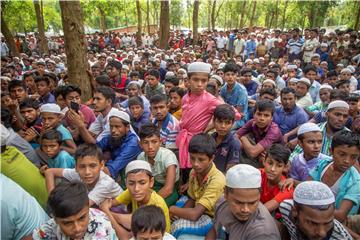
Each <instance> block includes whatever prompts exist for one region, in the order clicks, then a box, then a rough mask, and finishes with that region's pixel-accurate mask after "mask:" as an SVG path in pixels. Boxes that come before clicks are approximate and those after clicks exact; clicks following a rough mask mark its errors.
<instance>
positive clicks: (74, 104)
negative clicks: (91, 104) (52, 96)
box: [70, 102, 80, 113]
mask: <svg viewBox="0 0 360 240" xmlns="http://www.w3.org/2000/svg"><path fill="white" fill-rule="evenodd" d="M70 108H71V109H72V110H74V111H75V112H77V113H79V110H80V104H78V103H77V102H70Z"/></svg>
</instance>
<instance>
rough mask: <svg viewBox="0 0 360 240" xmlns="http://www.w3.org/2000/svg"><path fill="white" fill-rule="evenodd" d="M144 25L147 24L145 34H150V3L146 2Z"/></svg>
mask: <svg viewBox="0 0 360 240" xmlns="http://www.w3.org/2000/svg"><path fill="white" fill-rule="evenodd" d="M146 24H147V32H148V34H150V2H149V0H147V1H146Z"/></svg>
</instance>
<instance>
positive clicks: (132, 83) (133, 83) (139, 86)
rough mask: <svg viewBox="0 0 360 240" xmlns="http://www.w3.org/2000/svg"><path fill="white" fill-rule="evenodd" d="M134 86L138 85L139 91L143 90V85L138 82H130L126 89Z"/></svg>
mask: <svg viewBox="0 0 360 240" xmlns="http://www.w3.org/2000/svg"><path fill="white" fill-rule="evenodd" d="M133 85H136V86H137V87H138V88H139V89H140V88H141V84H140V83H139V82H138V81H130V82H129V84H128V85H127V87H126V88H127V89H128V88H130V87H131V86H133Z"/></svg>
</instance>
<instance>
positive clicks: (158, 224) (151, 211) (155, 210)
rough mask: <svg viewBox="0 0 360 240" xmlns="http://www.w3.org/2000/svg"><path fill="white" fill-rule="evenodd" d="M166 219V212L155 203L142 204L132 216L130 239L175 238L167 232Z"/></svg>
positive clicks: (159, 239)
mask: <svg viewBox="0 0 360 240" xmlns="http://www.w3.org/2000/svg"><path fill="white" fill-rule="evenodd" d="M165 228H166V220H165V215H164V212H163V211H162V209H161V208H159V207H157V206H155V205H149V206H142V207H140V208H138V209H136V211H135V212H134V213H133V215H132V218H131V232H132V235H133V237H132V238H131V239H130V240H142V239H158V240H175V239H176V238H174V237H173V236H172V235H171V234H169V233H167V232H165Z"/></svg>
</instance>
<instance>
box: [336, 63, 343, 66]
mask: <svg viewBox="0 0 360 240" xmlns="http://www.w3.org/2000/svg"><path fill="white" fill-rule="evenodd" d="M336 66H337V67H344V64H342V63H338V64H336Z"/></svg>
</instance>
